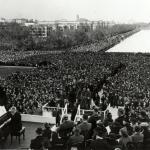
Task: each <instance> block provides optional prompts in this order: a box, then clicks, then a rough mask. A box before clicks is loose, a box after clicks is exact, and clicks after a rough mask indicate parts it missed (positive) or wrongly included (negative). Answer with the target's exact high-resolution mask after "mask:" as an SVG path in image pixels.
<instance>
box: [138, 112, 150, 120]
mask: <svg viewBox="0 0 150 150" xmlns="http://www.w3.org/2000/svg"><path fill="white" fill-rule="evenodd" d="M139 121H140V122H141V123H142V122H149V121H150V120H149V118H148V116H147V114H146V112H145V111H141V113H140V116H139Z"/></svg>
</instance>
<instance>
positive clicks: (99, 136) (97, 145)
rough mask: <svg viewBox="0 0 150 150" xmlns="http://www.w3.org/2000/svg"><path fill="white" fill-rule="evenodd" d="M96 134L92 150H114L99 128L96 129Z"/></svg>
mask: <svg viewBox="0 0 150 150" xmlns="http://www.w3.org/2000/svg"><path fill="white" fill-rule="evenodd" d="M94 132H95V136H96V137H95V140H94V141H92V142H91V144H90V149H91V150H99V149H101V150H112V148H111V146H110V145H109V144H108V143H107V141H106V140H105V139H104V138H103V132H102V131H101V129H100V128H99V127H97V128H95V129H94Z"/></svg>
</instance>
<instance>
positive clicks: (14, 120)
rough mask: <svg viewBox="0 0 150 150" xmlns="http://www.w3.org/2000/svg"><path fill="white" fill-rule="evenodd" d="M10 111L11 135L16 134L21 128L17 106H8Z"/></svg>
mask: <svg viewBox="0 0 150 150" xmlns="http://www.w3.org/2000/svg"><path fill="white" fill-rule="evenodd" d="M10 113H11V121H10V132H11V134H13V135H17V134H18V132H19V131H20V130H21V129H22V121H21V115H20V113H19V112H18V111H17V108H16V107H14V106H12V107H11V108H10Z"/></svg>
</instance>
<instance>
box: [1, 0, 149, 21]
mask: <svg viewBox="0 0 150 150" xmlns="http://www.w3.org/2000/svg"><path fill="white" fill-rule="evenodd" d="M77 14H79V16H80V17H81V18H87V19H89V20H98V19H101V20H114V21H116V22H128V21H138V22H139V21H140V22H141V21H144V22H150V0H0V18H1V17H4V18H9V19H11V18H30V19H31V18H32V19H38V20H57V19H67V20H75V19H76V15H77Z"/></svg>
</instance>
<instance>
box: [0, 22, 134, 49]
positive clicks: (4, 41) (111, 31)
mask: <svg viewBox="0 0 150 150" xmlns="http://www.w3.org/2000/svg"><path fill="white" fill-rule="evenodd" d="M135 28H136V26H134V25H124V24H122V25H114V26H111V27H101V26H97V28H96V29H95V30H91V29H90V27H89V26H88V25H86V26H84V25H81V26H80V27H79V28H78V29H76V30H69V29H67V30H65V31H64V30H63V31H62V30H59V29H56V30H53V31H51V32H50V33H49V34H48V36H47V37H46V38H42V37H38V36H34V37H33V36H32V35H31V28H30V27H25V26H20V25H19V24H17V23H7V24H5V25H0V39H1V40H0V50H19V51H20V50H57V49H59V50H60V49H66V48H69V47H72V46H78V45H81V44H87V43H93V42H95V41H96V42H97V41H102V40H106V39H107V38H109V37H111V36H115V35H118V34H122V33H126V32H129V31H132V30H134V29H135Z"/></svg>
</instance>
